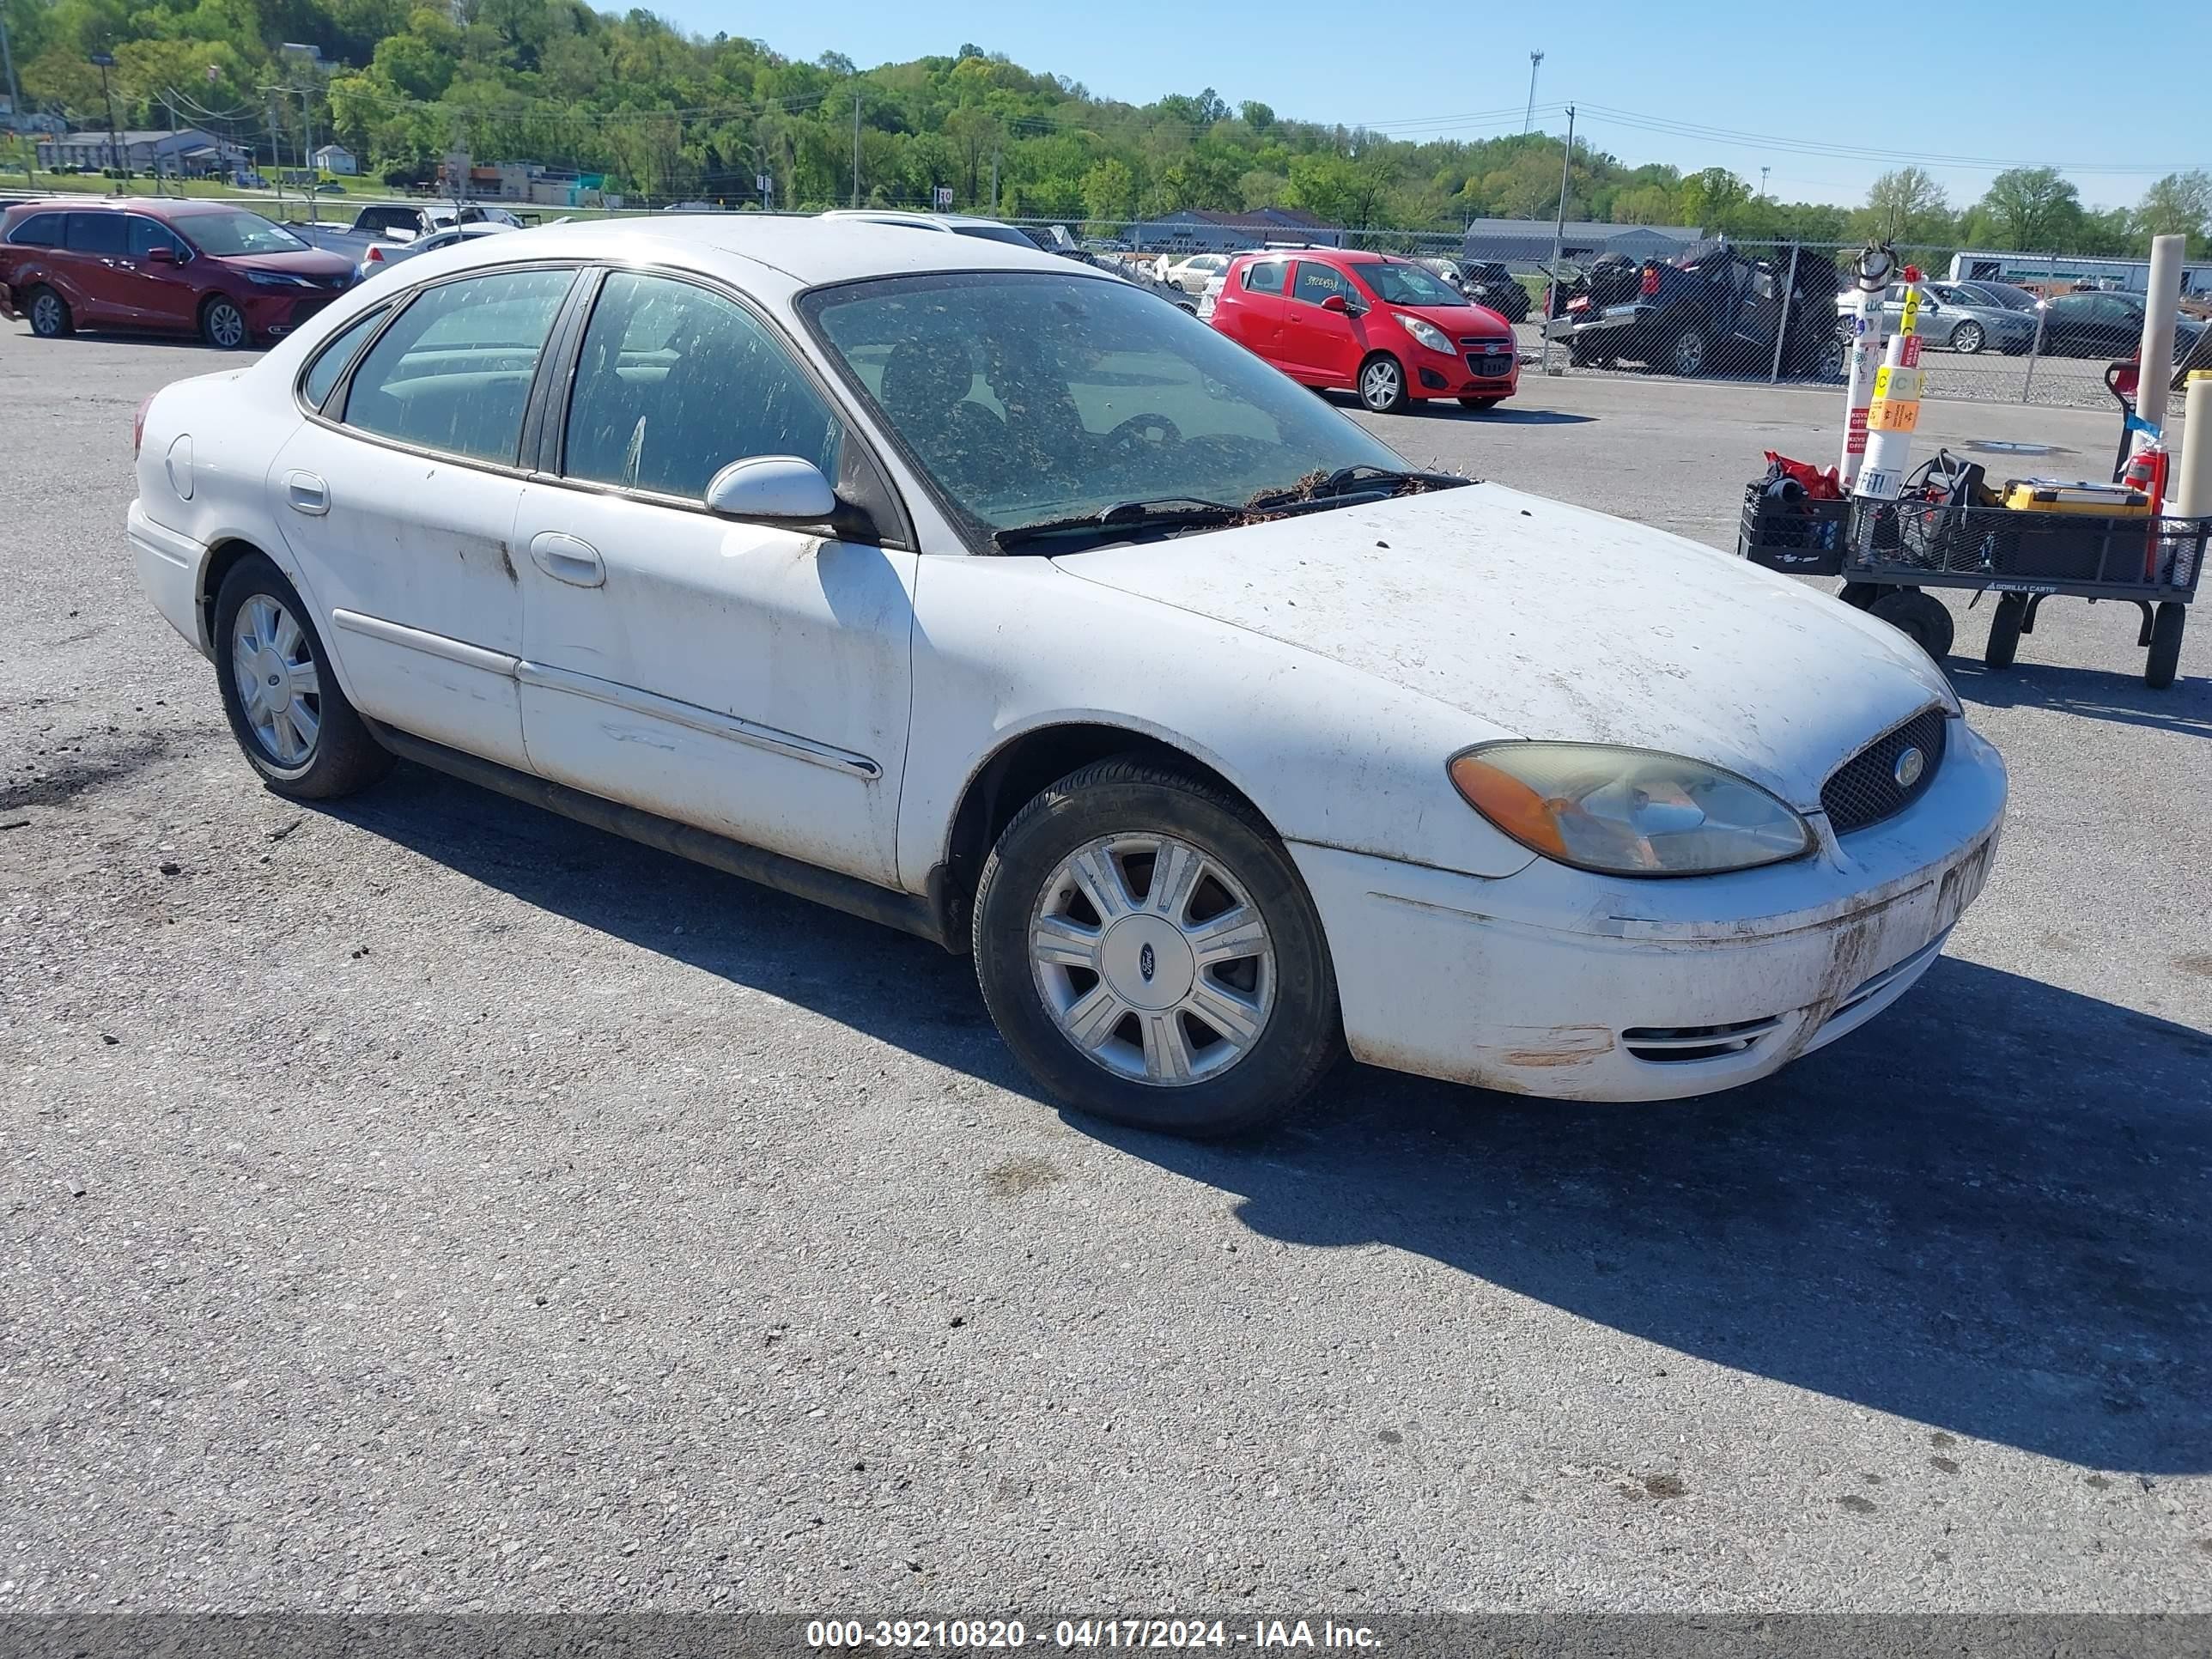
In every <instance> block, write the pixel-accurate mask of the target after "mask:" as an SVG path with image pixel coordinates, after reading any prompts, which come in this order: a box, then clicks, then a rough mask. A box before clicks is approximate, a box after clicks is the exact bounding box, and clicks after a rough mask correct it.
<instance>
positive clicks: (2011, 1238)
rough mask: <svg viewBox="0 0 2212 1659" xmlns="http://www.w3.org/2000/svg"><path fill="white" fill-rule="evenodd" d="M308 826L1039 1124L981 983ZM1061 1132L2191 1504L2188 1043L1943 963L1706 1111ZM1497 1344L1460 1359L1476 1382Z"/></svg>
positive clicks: (2201, 1076) (457, 853) (2198, 1305)
mask: <svg viewBox="0 0 2212 1659" xmlns="http://www.w3.org/2000/svg"><path fill="white" fill-rule="evenodd" d="M326 810H331V811H333V813H334V816H337V817H341V818H343V819H344V820H345V821H347V822H349V823H353V824H355V825H357V826H359V827H360V828H362V829H366V830H368V831H369V832H370V833H373V834H375V835H378V836H383V837H385V838H386V839H388V840H390V841H392V842H395V843H398V844H399V845H401V846H404V847H405V848H409V849H410V850H412V851H414V852H415V853H416V854H420V855H421V856H423V857H426V858H429V859H433V860H436V861H437V862H439V863H441V864H442V865H445V866H447V867H448V868H451V869H453V870H454V871H456V872H459V873H461V874H464V875H466V876H468V877H470V878H473V879H475V880H478V881H481V882H483V883H485V884H488V885H489V886H492V887H495V888H497V889H500V890H503V891H506V892H507V893H510V894H512V895H513V896H515V897H517V898H519V899H520V900H522V901H523V902H526V903H529V904H532V905H535V906H538V907H539V908H544V909H545V910H548V911H550V912H552V913H555V914H556V915H562V916H564V917H567V918H568V919H570V920H573V921H577V922H580V923H581V924H583V925H584V926H586V927H592V928H596V929H598V930H599V931H601V932H603V933H608V934H610V935H612V936H614V937H616V938H619V939H623V940H626V941H628V942H629V943H630V944H632V945H635V946H636V947H637V948H640V949H642V950H647V951H655V952H658V953H659V954H662V955H665V956H667V957H671V958H673V959H676V960H678V961H681V962H684V963H687V964H689V965H690V966H692V967H694V968H696V969H701V970H702V971H704V972H708V973H712V974H715V975H720V976H721V977H723V978H725V979H726V980H729V981H732V983H735V984H739V985H744V986H746V987H754V988H757V989H762V990H765V991H767V992H769V993H770V994H774V995H775V996H777V997H780V998H781V999H783V1000H787V1001H790V1002H793V1003H796V1004H799V1005H800V1006H805V1007H807V1008H809V1009H811V1010H812V1011H813V1012H817V1013H819V1014H821V1015H823V1016H824V1017H826V1018H832V1019H836V1020H838V1021H840V1022H842V1023H843V1024H848V1025H849V1026H851V1027H853V1028H854V1029H855V1030H861V1031H864V1032H866V1033H867V1034H868V1035H870V1036H873V1037H875V1038H877V1039H878V1040H880V1041H882V1042H888V1043H890V1044H892V1045H894V1046H896V1047H897V1048H902V1049H904V1050H906V1051H908V1053H911V1054H915V1055H917V1056H920V1057H921V1058H923V1059H926V1060H931V1061H933V1062H935V1063H937V1064H939V1065H942V1066H947V1067H951V1068H953V1069H957V1070H959V1071H961V1072H963V1073H968V1074H969V1075H972V1076H975V1077H978V1078H981V1079H984V1080H987V1081H988V1082H990V1083H992V1084H994V1085H999V1086H1000V1087H1003V1088H1006V1089H1008V1090H1010V1091H1014V1092H1016V1093H1018V1094H1021V1095H1024V1096H1026V1097H1030V1098H1031V1099H1035V1098H1036V1094H1035V1091H1033V1089H1032V1087H1031V1085H1030V1084H1029V1082H1028V1081H1027V1079H1025V1078H1024V1076H1023V1074H1022V1073H1020V1071H1019V1070H1018V1067H1017V1066H1015V1064H1014V1062H1013V1060H1012V1058H1011V1057H1010V1056H1009V1055H1008V1054H1007V1053H1006V1050H1005V1048H1003V1047H1002V1046H1001V1045H1000V1043H999V1042H998V1040H997V1037H996V1036H995V1035H994V1032H993V1031H992V1029H991V1026H990V1022H989V1019H988V1018H987V1016H986V1014H985V1013H984V1012H983V1009H982V1006H981V1001H980V1000H979V998H978V995H977V993H976V989H975V981H974V978H973V975H972V974H971V972H970V970H969V964H968V963H966V962H964V961H963V960H961V959H959V958H956V957H951V956H949V955H947V954H945V952H944V951H939V949H937V948H936V947H935V946H933V945H927V944H925V943H923V942H922V941H920V940H917V939H908V938H906V937H904V936H902V935H900V934H896V933H890V932H888V931H886V930H884V929H882V928H878V927H872V926H871V925H869V924H867V923H865V922H861V921H856V920H853V919H850V918H848V917H844V916H842V915H836V914H835V913H832V912H828V911H824V910H822V909H819V908H816V907H813V906H811V905H808V904H806V903H804V902H801V901H799V900H796V899H791V898H787V897H785V896H782V895H781V894H777V893H773V892H770V891H768V890H765V889H762V888H757V887H754V886H752V885H750V884H746V883H744V882H741V881H738V880H736V879H735V878H730V877H726V876H723V875H720V874H719V873H717V872H713V871H709V870H707V869H704V868H702V867H700V866H693V865H690V864H687V863H685V862H684V861H683V860H678V859H675V858H672V857H670V856H667V855H665V854H659V853H655V852H652V851H650V850H648V849H646V848H639V847H635V846H633V845H631V844H630V843H629V842H623V841H620V840H617V839H616V838H614V837H612V836H605V835H603V834H601V833H599V832H598V831H596V830H592V829H586V828H583V827H582V826H580V825H577V824H574V823H568V822H567V821H565V820H562V819H559V818H556V817H550V815H547V814H544V813H540V812H538V811H534V810H532V809H531V808H528V807H525V806H521V805H516V804H514V803H513V802H510V801H508V800H507V799H504V798H503V797H499V796H495V795H492V794H489V793H484V792H482V791H479V790H476V789H473V788H471V787H467V786H465V785H461V784H458V783H453V782H451V781H447V780H445V779H443V778H441V777H438V776H435V775H431V774H428V773H425V772H422V771H421V770H419V769H415V768H412V767H405V766H403V767H401V768H400V769H398V771H397V772H396V773H395V774H394V775H393V776H392V779H391V780H390V781H389V782H387V783H386V785H385V786H383V787H381V788H380V789H378V790H376V791H374V792H372V793H369V794H368V795H365V796H362V797H359V798H357V799H353V800H350V801H347V802H343V803H340V804H338V805H337V806H336V807H335V808H332V809H326ZM709 917H712V918H714V922H713V924H712V925H702V922H703V919H705V918H709ZM1041 1109H1042V1107H1041ZM1066 1121H1068V1123H1069V1124H1070V1126H1071V1127H1074V1128H1076V1129H1078V1130H1079V1131H1080V1132H1082V1133H1085V1134H1088V1135H1091V1136H1092V1137H1094V1138H1095V1139H1097V1140H1099V1141H1100V1142H1102V1143H1103V1144H1106V1145H1109V1146H1114V1147H1116V1148H1118V1149H1120V1150H1121V1152H1125V1153H1127V1155H1129V1156H1132V1157H1136V1158H1144V1159H1146V1160H1148V1161H1150V1162H1152V1163H1153V1164H1158V1166H1160V1167H1161V1168H1162V1169H1164V1170H1170V1171H1172V1172H1174V1173H1175V1174H1176V1175H1178V1176H1182V1177H1184V1178H1187V1179H1189V1180H1193V1181H1198V1182H1205V1183H1206V1184H1207V1185H1209V1186H1212V1187H1216V1188H1221V1189H1223V1190H1225V1191H1227V1192H1229V1193H1231V1194H1237V1195H1238V1203H1237V1216H1238V1218H1240V1219H1241V1220H1242V1221H1243V1224H1244V1225H1247V1226H1249V1227H1250V1228H1251V1229H1252V1230H1253V1231H1255V1232H1257V1233H1260V1234H1262V1235H1264V1236H1266V1237H1269V1238H1273V1239H1278V1240H1280V1241H1282V1242H1284V1243H1288V1244H1291V1245H1297V1246H1305V1247H1310V1248H1318V1249H1334V1248H1344V1247H1356V1246H1364V1245H1370V1244H1376V1243H1380V1244H1383V1245H1387V1246H1389V1247H1391V1248H1394V1249H1401V1250H1407V1251H1411V1252H1413V1253H1415V1254H1418V1255H1424V1256H1427V1257H1429V1258H1431V1260H1433V1261H1437V1262H1439V1263H1442V1264H1443V1265H1444V1266H1445V1267H1449V1268H1452V1269H1454V1270H1455V1271H1457V1272H1459V1273H1465V1274H1467V1275H1468V1276H1469V1277H1471V1278H1473V1279H1480V1280H1483V1281H1486V1282H1487V1283H1489V1284H1492V1285H1497V1286H1498V1287H1500V1288H1502V1289H1504V1290H1506V1291H1511V1292H1514V1293H1516V1294H1518V1295H1522V1296H1527V1297H1534V1298H1537V1299H1538V1300H1541V1301H1542V1302H1545V1303H1548V1304H1551V1305H1553V1306H1554V1307H1557V1308H1559V1309H1561V1310H1565V1311H1566V1312H1569V1313H1571V1314H1574V1315H1577V1316H1581V1317H1583V1318H1586V1319H1590V1320H1594V1321H1596V1322H1600V1323H1601V1324H1603V1325H1607V1326H1609V1327H1612V1328H1615V1329H1617V1330H1620V1331H1623V1332H1626V1333H1629V1334H1633V1335H1635V1336H1638V1337H1641V1338H1643V1339H1644V1340H1648V1341H1650V1342H1652V1343H1654V1344H1656V1345H1659V1346H1661V1347H1662V1348H1667V1349H1673V1350H1675V1351H1678V1352H1681V1353H1684V1354H1687V1355H1690V1356H1692V1357H1694V1358H1699V1359H1703V1360H1708V1361H1711V1362H1712V1363H1714V1364H1720V1365H1725V1366H1728V1367H1730V1368H1733V1369H1735V1370H1740V1371H1743V1372H1746V1373H1748V1374H1750V1375H1753V1376H1761V1377H1765V1378H1769V1379H1771V1380H1773V1381H1776V1382H1780V1383H1787V1384H1790V1385H1792V1386H1795V1387H1798V1388H1803V1389H1810V1390H1813V1391H1814V1392H1816V1393H1820V1394H1822V1395H1828V1396H1830V1397H1832V1398H1834V1399H1838V1400H1842V1401H1849V1402H1850V1403H1852V1404H1854V1405H1858V1406H1863V1407H1867V1408H1869V1409H1871V1410H1876V1411H1881V1412H1887V1413H1896V1414H1898V1415H1899V1416H1902V1417H1905V1418H1908V1419H1915V1420H1917V1421H1919V1422H1921V1423H1924V1424H1926V1425H1929V1428H1930V1429H1931V1430H1939V1431H1946V1432H1948V1433H1951V1434H1954V1435H1957V1436H1961V1437H1974V1438H1978V1439H1983V1440H1988V1441H1993V1442H1996V1443H2002V1444H2005V1445H2009V1446H2014V1447H2017V1448H2020V1449H2024V1450H2027V1451H2030V1452H2034V1453H2038V1454H2041V1455H2047V1456H2051V1457H2055V1458H2060V1459H2063V1460H2065V1461H2067V1462H2072V1463H2075V1464H2080V1465H2084V1466H2087V1467H2093V1468H2108V1469H2116V1470H2129V1471H2138V1472H2141V1473H2143V1474H2202V1473H2205V1472H2207V1471H2212V1413H2206V1412H2205V1411H2204V1409H2203V1402H2204V1401H2205V1400H2207V1399H2212V1206H2207V1205H2206V1204H2205V1202H2204V1194H2205V1192H2206V1190H2207V1182H2208V1179H2212V1036H2208V1035H2206V1034H2205V1033H2203V1032H2200V1031H2196V1030H2191V1029H2190V1028H2188V1027H2186V1026H2183V1025H2179V1024H2173V1023H2171V1022H2169V1021H2166V1020H2160V1019H2157V1018H2152V1017H2149V1016H2147V1015H2143V1014H2139V1013H2136V1012H2130V1010H2127V1009H2124V1008H2121V1007H2118V1006H2114V1005H2112V1004H2110V1003H2106V1002H2101V1001H2098V1000H2095V999H2093V998H2090V997H2086V996H2081V995H2078V994H2075V993H2072V992H2069V991H2064V990H2061V989H2058V988H2057V987H2052V986H2050V985H2045V984H2043V983H2040V982H2039V981H2034V980H2031V979H2026V978H2022V977H2021V976H2019V975H2013V974H2008V973H2003V972H2000V971H1998V970H1996V969H1990V968H1984V967H1979V966H1977V965H1974V964H1972V963H1964V962H1959V961H1954V960H1945V961H1942V962H1941V963H1938V964H1937V966H1936V969H1934V971H1932V972H1931V973H1930V974H1929V976H1928V977H1927V979H1926V980H1925V981H1923V982H1922V984H1921V985H1920V986H1919V987H1917V988H1916V989H1915V990H1914V991H1913V992H1912V994H1911V995H1910V996H1908V997H1907V998H1906V999H1905V1000H1904V1001H1903V1002H1902V1003H1900V1004H1899V1006H1898V1007H1896V1008H1894V1009H1893V1010H1891V1011H1890V1012H1887V1013H1886V1014H1885V1015H1883V1016H1882V1017H1881V1018H1880V1019H1878V1020H1875V1022H1873V1023H1872V1024H1870V1025H1869V1026H1868V1027H1866V1028H1865V1029H1863V1030H1860V1031H1858V1032H1856V1033H1854V1034H1853V1035H1852V1036H1849V1037H1847V1038H1845V1039H1844V1040H1843V1041H1841V1042H1837V1043H1835V1044H1832V1045H1831V1046H1830V1047H1829V1048H1826V1049H1825V1050H1823V1051H1821V1052H1820V1054H1814V1055H1812V1056H1810V1057H1808V1059H1806V1060H1802V1061H1801V1062H1800V1063H1798V1064H1797V1065H1796V1066H1792V1067H1791V1068H1790V1070H1789V1071H1787V1072H1786V1073H1783V1074H1782V1075H1781V1076H1779V1077H1778V1078H1775V1079H1770V1080H1768V1081H1767V1082H1765V1083H1763V1084H1759V1085H1753V1086H1752V1087H1749V1088H1746V1089H1742V1090H1738V1091H1735V1092H1733V1093H1730V1094H1728V1095H1724V1096H1717V1097H1710V1098H1707V1099H1705V1100H1701V1101H1690V1102H1681V1103H1673V1104H1667V1105H1650V1106H1638V1107H1624V1106H1583V1105H1574V1104H1567V1103H1547V1102H1541V1101H1532V1100H1526V1099H1522V1098H1518V1097H1510V1096H1504V1095H1494V1094H1487V1093H1484V1092H1481V1091H1475V1090H1470V1089H1462V1088H1454V1087H1449V1086H1447V1085H1440V1084H1433V1083H1429V1082H1425V1081H1423V1080H1420V1079H1411V1078H1405V1077H1401V1076H1397V1075H1395V1074H1393V1073H1383V1072H1377V1071H1374V1070H1371V1069H1369V1068H1366V1067H1363V1066H1353V1065H1350V1064H1347V1065H1346V1066H1342V1067H1340V1069H1339V1070H1338V1071H1337V1072H1335V1073H1333V1074H1332V1075H1331V1076H1330V1077H1329V1078H1328V1079H1327V1080H1326V1082H1325V1083H1324V1085H1323V1087H1322V1091H1321V1094H1320V1096H1319V1097H1318V1098H1317V1100H1316V1103H1315V1104H1314V1105H1313V1106H1312V1107H1310V1108H1309V1109H1307V1110H1306V1111H1305V1112H1304V1113H1303V1114H1301V1115H1299V1117H1298V1118H1297V1120H1296V1121H1293V1122H1292V1123H1291V1124H1290V1125H1289V1126H1287V1127H1284V1128H1282V1129H1279V1130H1278V1131H1276V1132H1274V1133H1271V1134H1269V1135H1267V1136H1266V1137H1264V1138H1262V1139H1258V1140H1255V1141H1253V1142H1250V1143H1247V1144H1241V1145H1231V1146H1198V1145H1193V1144H1189V1143H1186V1142H1182V1141H1177V1140H1174V1139H1169V1138H1165V1137H1162V1136H1158V1135H1152V1134H1146V1133H1138V1132H1133V1131H1128V1130H1123V1129H1118V1128H1115V1127H1110V1126H1107V1125H1103V1124H1100V1123H1098V1122H1097V1121H1095V1120H1091V1119H1087V1118H1082V1117H1079V1116H1075V1115H1069V1116H1068V1117H1067V1120H1066ZM1486 1340H1488V1339H1487V1338H1486V1336H1485V1335H1484V1334H1483V1333H1482V1332H1481V1331H1480V1330H1479V1329H1471V1330H1470V1331H1469V1332H1468V1352H1469V1365H1470V1368H1471V1369H1470V1375H1474V1373H1475V1372H1476V1371H1479V1370H1480V1369H1481V1365H1482V1363H1483V1362H1482V1359H1481V1355H1480V1350H1481V1347H1482V1345H1483V1343H1484V1342H1485V1341H1486ZM1662 1363H1663V1362H1662Z"/></svg>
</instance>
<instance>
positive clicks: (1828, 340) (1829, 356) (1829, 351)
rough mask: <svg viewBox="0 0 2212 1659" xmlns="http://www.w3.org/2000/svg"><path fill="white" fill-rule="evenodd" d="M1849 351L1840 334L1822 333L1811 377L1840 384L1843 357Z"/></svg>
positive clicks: (1842, 376) (1842, 375)
mask: <svg viewBox="0 0 2212 1659" xmlns="http://www.w3.org/2000/svg"><path fill="white" fill-rule="evenodd" d="M1849 355H1850V346H1849V345H1848V344H1846V343H1845V342H1844V337H1843V336H1842V335H1840V334H1837V333H1832V332H1831V333H1829V334H1826V335H1824V336H1823V337H1821V340H1820V352H1819V355H1818V356H1816V357H1815V358H1814V362H1813V378H1814V380H1832V381H1835V382H1837V383H1838V384H1840V383H1841V382H1842V380H1843V378H1844V359H1845V358H1846V357H1847V356H1849Z"/></svg>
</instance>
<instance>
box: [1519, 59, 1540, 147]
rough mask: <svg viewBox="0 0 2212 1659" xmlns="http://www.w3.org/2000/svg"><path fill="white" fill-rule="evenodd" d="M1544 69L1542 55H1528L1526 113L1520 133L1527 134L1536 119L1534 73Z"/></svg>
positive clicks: (1522, 119)
mask: <svg viewBox="0 0 2212 1659" xmlns="http://www.w3.org/2000/svg"><path fill="white" fill-rule="evenodd" d="M1543 67H1544V54H1543V53H1542V52H1530V53H1529V54H1528V113H1527V114H1526V115H1523V116H1522V118H1521V131H1522V132H1524V133H1525V132H1527V131H1528V129H1529V127H1530V126H1531V125H1533V124H1534V121H1535V119H1536V71H1537V70H1540V69H1541V68H1543Z"/></svg>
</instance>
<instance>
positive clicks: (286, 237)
mask: <svg viewBox="0 0 2212 1659" xmlns="http://www.w3.org/2000/svg"><path fill="white" fill-rule="evenodd" d="M184 232H185V235H187V236H189V237H191V240H193V241H194V242H195V243H197V245H198V246H199V249H200V252H203V253H213V254H217V255H222V254H231V253H304V252H307V244H306V243H305V242H303V241H301V240H300V239H299V238H298V237H296V236H295V235H294V234H292V233H291V232H290V231H289V230H287V229H285V228H284V227H283V226H282V225H278V224H271V223H270V222H269V221H268V220H266V219H264V218H263V217H262V216H260V215H259V214H258V213H246V212H242V211H226V212H222V213H195V214H193V215H192V216H191V218H190V219H189V220H187V221H186V222H185V225H184Z"/></svg>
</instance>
